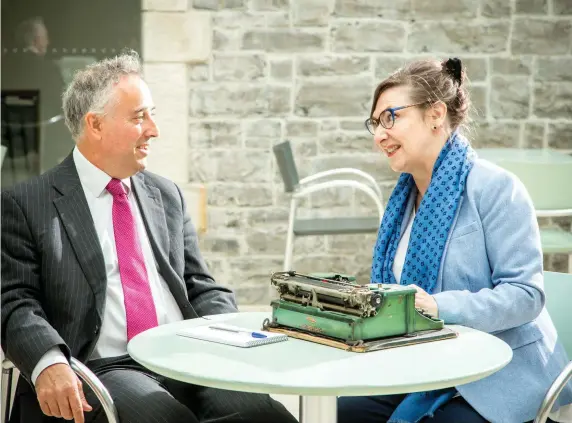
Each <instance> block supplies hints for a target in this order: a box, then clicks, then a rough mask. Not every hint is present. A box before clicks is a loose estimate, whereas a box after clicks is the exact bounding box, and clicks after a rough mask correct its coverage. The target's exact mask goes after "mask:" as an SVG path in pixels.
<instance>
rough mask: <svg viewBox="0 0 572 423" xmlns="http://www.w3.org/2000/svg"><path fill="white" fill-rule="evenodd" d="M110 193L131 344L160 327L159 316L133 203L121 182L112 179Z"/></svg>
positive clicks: (108, 185)
mask: <svg viewBox="0 0 572 423" xmlns="http://www.w3.org/2000/svg"><path fill="white" fill-rule="evenodd" d="M107 190H108V191H109V192H110V193H111V195H113V233H114V234H115V245H116V247H117V259H118V261H119V275H120V277H121V285H123V296H124V303H125V314H126V317H127V340H128V341H129V340H131V338H133V337H134V336H135V335H137V334H138V333H141V332H143V331H145V330H147V329H150V328H153V327H155V326H157V312H156V310H155V304H154V302H153V296H152V294H151V287H150V286H149V279H148V277H147V269H146V268H145V261H144V259H143V251H142V250H141V243H140V242H139V238H138V236H137V228H136V226H135V219H134V216H133V213H132V211H131V206H130V205H129V199H128V198H127V194H126V193H125V190H124V188H123V184H122V183H121V181H120V180H119V179H112V180H111V181H110V182H109V183H108V184H107Z"/></svg>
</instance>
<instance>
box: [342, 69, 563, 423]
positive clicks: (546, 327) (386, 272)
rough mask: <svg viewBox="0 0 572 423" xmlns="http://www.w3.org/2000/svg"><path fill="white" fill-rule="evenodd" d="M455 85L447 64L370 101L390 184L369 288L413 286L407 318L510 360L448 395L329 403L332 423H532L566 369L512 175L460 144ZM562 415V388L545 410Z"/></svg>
mask: <svg viewBox="0 0 572 423" xmlns="http://www.w3.org/2000/svg"><path fill="white" fill-rule="evenodd" d="M464 79H465V70H464V69H463V65H462V63H461V61H460V60H459V59H449V60H446V61H444V62H442V63H440V62H438V61H432V60H423V61H417V62H414V63H411V64H409V65H407V66H405V67H403V68H401V69H399V70H398V71H396V72H395V73H393V74H392V75H391V76H389V77H388V78H387V79H386V80H385V81H383V82H382V83H381V84H379V86H378V87H377V89H376V90H375V93H374V98H373V105H372V110H371V115H370V118H369V119H367V121H366V126H367V128H368V130H369V131H370V132H371V133H372V134H373V136H374V141H375V143H376V145H377V146H378V147H379V149H380V150H381V151H382V152H383V153H384V154H385V155H386V156H387V157H388V159H389V164H390V166H391V168H392V169H393V170H394V171H396V172H400V173H401V176H400V178H399V181H398V182H397V185H396V187H395V189H394V191H393V193H392V194H391V197H390V199H389V201H388V204H387V207H386V211H385V213H384V217H383V221H382V223H381V227H380V229H379V234H378V239H377V242H376V245H375V248H374V255H373V264H372V274H371V280H372V282H374V283H401V284H403V285H410V284H411V285H414V286H415V288H416V289H417V291H418V292H417V294H416V299H415V303H416V306H417V307H418V308H422V309H425V310H426V311H427V312H429V313H430V314H432V315H434V316H438V317H439V318H440V319H443V320H444V321H445V323H446V324H458V325H464V326H469V327H472V328H475V329H479V330H482V331H485V332H489V333H492V334H494V335H495V336H497V337H499V338H500V339H502V340H503V341H505V342H506V343H507V344H508V345H510V346H511V348H512V349H513V359H512V361H511V362H510V363H509V364H508V365H507V366H506V367H504V368H503V369H502V370H500V371H498V372H497V373H495V374H493V375H491V376H489V377H487V378H485V379H482V380H480V381H477V382H473V383H469V384H466V385H461V386H457V387H455V388H450V389H442V390H437V391H430V392H423V393H412V394H407V395H385V396H370V397H341V398H340V399H339V401H338V422H339V423H348V422H356V423H381V422H391V423H394V422H395V423H405V422H423V423H425V422H426V423H445V422H446V423H456V422H458V423H477V422H479V423H480V422H487V421H490V422H494V423H523V422H527V421H532V420H533V419H534V417H535V414H536V412H537V410H538V408H539V406H540V403H541V401H542V398H543V397H544V395H545V394H546V391H547V389H548V387H549V386H550V384H551V383H552V382H553V380H554V379H555V378H556V376H557V375H558V374H559V373H560V372H561V371H562V369H563V368H564V366H565V365H566V363H567V361H568V358H567V356H566V353H565V351H564V349H563V347H562V346H561V345H560V344H559V343H558V342H557V340H556V338H557V337H556V333H555V329H554V326H553V324H552V321H551V320H550V317H549V315H548V313H547V311H546V309H545V308H544V303H545V296H544V291H543V276H542V275H543V269H542V250H541V246H540V236H539V230H538V224H537V221H536V217H535V212H534V207H533V205H532V202H531V200H530V198H529V195H528V193H527V192H526V189H525V188H524V186H523V185H522V183H521V182H520V181H519V180H518V179H517V178H516V177H515V176H514V175H512V174H510V173H508V172H506V171H505V170H503V169H501V168H499V167H497V166H495V165H493V164H491V163H489V162H486V161H484V160H480V159H479V158H478V157H477V155H476V153H475V152H474V151H473V149H472V148H471V146H470V145H469V143H468V141H467V140H466V139H465V138H464V137H463V136H462V135H461V133H460V128H461V127H462V125H463V124H464V123H465V121H466V118H467V114H468V112H469V105H470V102H469V96H468V93H467V90H466V87H465V84H464ZM426 359H427V366H430V365H431V359H432V357H427V358H426ZM570 403H572V386H570V385H569V386H567V387H566V388H565V389H564V390H563V391H562V393H561V395H560V397H559V399H558V400H557V403H556V405H555V410H556V409H558V408H559V407H561V406H562V405H565V404H570Z"/></svg>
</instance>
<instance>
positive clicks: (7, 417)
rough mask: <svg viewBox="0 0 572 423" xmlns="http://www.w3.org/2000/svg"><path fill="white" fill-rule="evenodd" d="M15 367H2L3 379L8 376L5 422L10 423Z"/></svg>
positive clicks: (5, 397)
mask: <svg viewBox="0 0 572 423" xmlns="http://www.w3.org/2000/svg"><path fill="white" fill-rule="evenodd" d="M13 372H14V369H13V368H10V369H2V379H4V376H6V382H7V383H6V395H5V396H4V404H5V405H4V407H5V408H4V423H8V421H9V420H10V411H11V409H12V404H11V402H12V401H11V400H12V375H13Z"/></svg>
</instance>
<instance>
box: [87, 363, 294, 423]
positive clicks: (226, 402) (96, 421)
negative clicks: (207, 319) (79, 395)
mask: <svg viewBox="0 0 572 423" xmlns="http://www.w3.org/2000/svg"><path fill="white" fill-rule="evenodd" d="M197 365H200V363H197ZM88 367H90V368H91V370H92V371H93V372H94V373H95V374H96V375H97V376H98V377H99V379H100V380H101V381H102V383H103V384H104V385H105V387H106V388H107V389H108V391H109V393H110V394H111V396H112V397H113V400H114V402H115V406H116V408H117V411H118V414H119V419H120V420H121V423H198V422H213V423H215V422H216V423H235V422H252V423H255V422H256V423H258V422H260V423H262V422H268V423H270V422H272V423H274V422H276V423H295V422H296V419H295V418H294V417H293V416H292V415H291V414H290V413H289V412H288V410H286V408H284V406H283V405H282V404H280V403H279V402H277V401H274V400H273V399H272V398H270V396H268V395H263V394H252V393H244V392H235V391H227V390H221V389H214V388H206V387H202V386H195V385H191V384H186V383H182V382H178V381H175V380H172V379H168V378H166V377H163V376H159V375H157V374H155V373H153V372H151V371H149V370H147V369H145V368H143V367H142V366H141V365H139V364H138V363H136V362H135V361H133V360H131V359H130V358H128V357H123V358H121V359H115V360H100V361H97V362H91V363H88ZM84 392H85V394H86V399H87V401H88V403H89V404H90V405H91V406H92V407H93V411H91V412H89V413H84V414H85V418H86V423H107V418H106V417H105V413H104V412H103V408H102V407H101V406H100V404H99V401H98V400H97V398H96V397H95V395H94V393H93V392H92V391H91V390H90V389H89V387H87V386H86V385H85V384H84Z"/></svg>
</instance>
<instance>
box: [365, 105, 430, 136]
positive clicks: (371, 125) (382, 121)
mask: <svg viewBox="0 0 572 423" xmlns="http://www.w3.org/2000/svg"><path fill="white" fill-rule="evenodd" d="M425 103H427V102H426V101H424V102H423V103H415V104H410V105H408V106H400V107H390V108H389V109H385V110H384V111H382V112H381V113H380V114H379V119H376V118H369V119H366V120H365V127H366V128H367V130H368V131H369V133H370V134H371V135H375V130H376V129H377V127H378V126H379V125H381V126H383V127H384V128H385V129H391V128H393V125H395V112H396V111H398V110H402V109H407V108H408V107H413V106H420V105H422V104H425Z"/></svg>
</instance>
